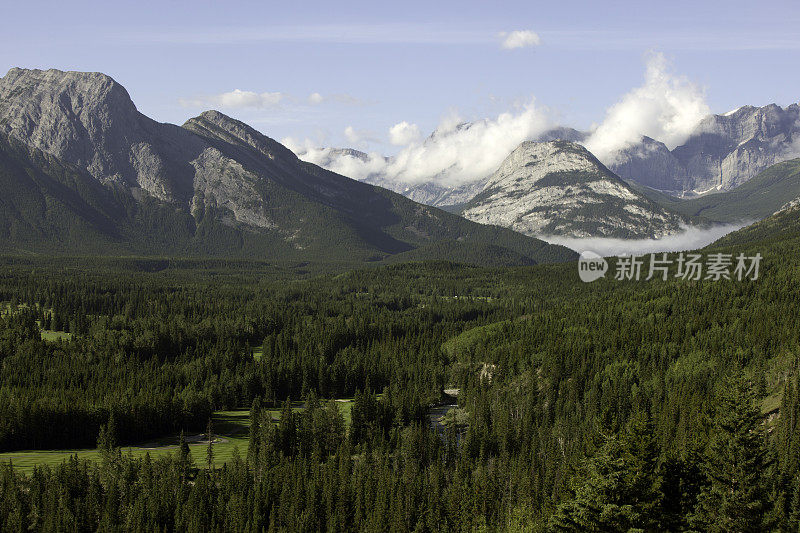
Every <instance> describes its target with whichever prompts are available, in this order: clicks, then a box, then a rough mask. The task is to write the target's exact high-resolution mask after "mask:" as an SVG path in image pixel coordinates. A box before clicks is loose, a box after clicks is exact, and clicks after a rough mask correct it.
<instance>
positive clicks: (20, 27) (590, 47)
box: [0, 0, 800, 153]
mask: <svg viewBox="0 0 800 533" xmlns="http://www.w3.org/2000/svg"><path fill="white" fill-rule="evenodd" d="M798 11H799V10H798V7H797V4H796V1H795V2H790V1H762V2H758V3H757V2H752V1H748V2H741V1H726V2H702V1H697V0H695V1H691V2H689V1H670V2H660V3H655V2H653V3H650V2H648V3H645V2H640V1H635V2H634V1H605V2H596V1H594V2H569V1H562V2H534V1H530V0H528V1H526V2H504V3H490V2H465V1H460V2H450V1H439V2H431V1H429V0H428V1H425V2H417V1H405V2H391V3H383V2H377V1H374V0H373V1H371V2H336V3H332V2H315V1H308V2H224V3H223V2H202V1H200V2H191V3H188V2H186V3H182V2H147V1H140V2H131V3H125V2H120V3H114V2H85V1H72V2H35V1H32V2H14V3H13V4H9V3H7V4H6V5H5V6H3V7H2V16H0V30H1V31H0V71H2V73H4V72H5V71H6V70H8V69H9V68H10V67H13V66H20V67H29V68H59V69H64V70H87V71H102V72H105V73H107V74H109V75H111V76H113V77H114V78H115V79H116V80H117V81H119V82H120V83H122V84H123V85H125V87H126V88H127V89H128V91H129V92H130V94H131V96H132V98H133V99H134V101H135V102H136V104H137V106H138V108H139V109H140V110H141V111H142V112H144V113H145V114H147V115H150V116H151V117H153V118H155V119H157V120H160V121H166V122H174V123H178V124H181V123H183V121H185V120H186V119H187V118H189V117H191V116H194V115H196V114H198V113H199V112H200V111H202V110H203V109H207V108H211V107H214V108H219V109H220V110H221V111H223V112H225V113H227V114H229V115H232V116H234V117H236V118H240V119H242V120H245V121H246V122H248V123H250V124H251V125H253V126H255V127H256V128H257V129H259V130H261V131H263V132H264V133H266V134H268V135H270V136H271V137H274V138H277V139H284V138H286V137H291V138H293V139H296V140H300V139H310V142H311V143H315V144H319V145H334V146H341V145H358V146H359V147H361V148H364V149H372V150H377V151H381V152H383V153H391V152H393V151H396V150H398V147H397V146H392V145H391V144H390V143H389V133H388V132H389V129H390V128H391V127H392V126H393V125H395V124H398V123H402V122H403V121H406V122H408V124H409V125H413V126H414V127H415V128H416V130H418V131H419V132H420V134H421V135H423V136H425V135H428V134H429V133H430V132H431V131H432V130H433V129H434V128H435V127H436V126H437V124H440V123H441V121H442V120H443V117H448V116H450V115H453V114H454V113H457V114H458V116H459V118H460V119H465V120H474V119H479V118H483V117H489V118H492V117H497V116H498V115H499V114H501V113H504V112H511V113H519V112H521V111H520V109H521V107H520V106H522V105H524V104H530V102H531V101H532V99H535V105H536V106H537V108H539V109H540V110H542V111H541V112H543V113H546V114H547V116H548V117H549V118H548V119H549V120H550V121H555V122H561V123H565V124H568V125H572V126H575V127H579V128H589V127H591V126H592V125H596V124H600V123H602V122H603V120H604V119H605V118H606V117H607V113H608V110H609V108H610V107H611V106H613V105H614V104H615V103H618V102H620V100H621V99H624V97H625V95H626V94H629V93H630V91H631V90H633V89H634V88H636V87H640V86H642V84H643V80H644V76H645V69H646V64H647V62H648V61H649V59H648V58H652V55H653V54H652V52H660V53H662V54H663V58H664V60H665V61H666V67H665V68H666V69H667V70H668V71H669V73H670V76H673V77H674V78H675V79H679V80H682V81H680V83H684V84H686V83H688V84H691V85H692V87H694V88H695V89H696V91H699V93H702V98H703V102H704V103H705V104H706V105H707V107H708V109H709V110H711V111H713V112H725V111H728V110H730V109H732V108H735V107H738V106H740V105H743V104H754V105H764V104H767V103H771V102H776V103H779V104H781V105H787V104H790V103H793V102H797V101H798V99H800V69H798V68H797V66H798V64H800V61H798V60H799V59H800V30H798V28H800V13H799V12H798ZM516 30H525V31H528V32H532V33H535V34H536V36H537V37H538V44H533V43H530V44H532V45H531V46H523V47H519V48H513V49H507V48H504V47H503V46H502V42H503V38H504V37H503V36H501V34H502V33H503V32H506V34H505V37H508V32H512V31H516ZM235 89H239V90H241V91H247V92H252V93H255V95H249V96H248V95H244V96H242V95H240V97H239V98H237V97H236V96H235V95H233V96H231V95H229V96H228V98H227V99H225V98H223V97H222V96H220V95H223V94H225V93H230V92H231V91H234V90H235ZM264 93H268V94H264ZM276 93H277V94H276ZM315 93H316V95H315V96H313V97H312V96H311V95H313V94H315ZM226 102H227V104H229V105H225V103H226ZM230 104H233V105H230ZM348 127H350V130H348V131H349V134H346V133H345V130H346V128H348ZM416 130H414V131H416Z"/></svg>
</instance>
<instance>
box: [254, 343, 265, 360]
mask: <svg viewBox="0 0 800 533" xmlns="http://www.w3.org/2000/svg"><path fill="white" fill-rule="evenodd" d="M262 357H264V345H263V344H262V345H261V346H254V347H253V359H255V360H256V361H258V360H260V359H261V358H262Z"/></svg>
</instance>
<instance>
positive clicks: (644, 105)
mask: <svg viewBox="0 0 800 533" xmlns="http://www.w3.org/2000/svg"><path fill="white" fill-rule="evenodd" d="M710 113H711V110H710V108H709V107H708V104H706V100H705V95H704V93H703V91H702V90H701V89H700V88H699V87H697V86H696V85H695V84H693V83H691V82H690V81H689V80H688V79H686V78H685V77H683V76H677V75H675V74H674V73H673V72H672V70H671V65H670V64H669V63H668V61H667V59H666V58H665V57H664V55H663V54H660V53H652V54H650V55H649V56H648V58H647V69H646V72H645V81H644V85H642V86H641V87H637V88H635V89H633V90H632V91H630V92H629V93H627V94H626V95H625V96H623V97H622V99H621V100H620V101H619V102H617V103H616V104H614V105H613V106H611V107H610V108H609V109H608V111H607V112H606V117H605V119H604V120H603V122H602V123H601V124H600V125H599V126H598V127H597V128H596V129H595V130H594V132H592V134H591V135H590V136H589V138H588V139H587V140H586V143H585V145H586V148H588V149H589V151H590V152H592V153H593V154H594V155H596V156H597V158H598V159H600V160H601V161H603V162H604V163H613V162H614V160H615V156H616V154H617V153H618V152H619V151H620V150H624V149H625V148H628V147H630V146H632V145H634V144H636V143H638V142H639V141H640V140H641V138H642V136H645V135H646V136H648V137H652V138H653V139H656V140H659V141H661V142H663V143H664V144H666V145H667V147H668V148H669V149H673V148H675V147H676V146H678V145H680V144H682V143H683V142H684V141H685V140H686V139H687V138H688V137H689V135H690V134H691V132H692V130H693V129H694V128H695V126H697V124H698V123H699V122H700V120H701V119H702V118H703V117H705V116H707V115H709V114H710Z"/></svg>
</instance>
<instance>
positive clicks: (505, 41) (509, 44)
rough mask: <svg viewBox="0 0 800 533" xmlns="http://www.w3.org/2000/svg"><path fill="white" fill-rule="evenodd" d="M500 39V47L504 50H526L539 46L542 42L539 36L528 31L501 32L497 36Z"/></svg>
mask: <svg viewBox="0 0 800 533" xmlns="http://www.w3.org/2000/svg"><path fill="white" fill-rule="evenodd" d="M498 36H499V37H500V39H501V42H500V46H502V47H503V48H505V49H506V50H512V49H514V48H526V47H529V46H539V45H540V44H541V43H542V40H541V39H540V38H539V35H537V34H536V33H534V32H532V31H530V30H515V31H511V32H505V31H502V32H500V33H499V34H498Z"/></svg>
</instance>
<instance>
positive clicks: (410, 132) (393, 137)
mask: <svg viewBox="0 0 800 533" xmlns="http://www.w3.org/2000/svg"><path fill="white" fill-rule="evenodd" d="M421 137H422V134H421V133H420V132H419V126H417V125H416V124H409V123H408V122H406V121H405V120H404V121H403V122H399V123H397V124H395V125H394V126H392V127H391V128H389V142H390V143H392V144H393V145H395V146H408V145H409V144H411V143H413V142H416V141H419V139H420V138H421Z"/></svg>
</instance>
